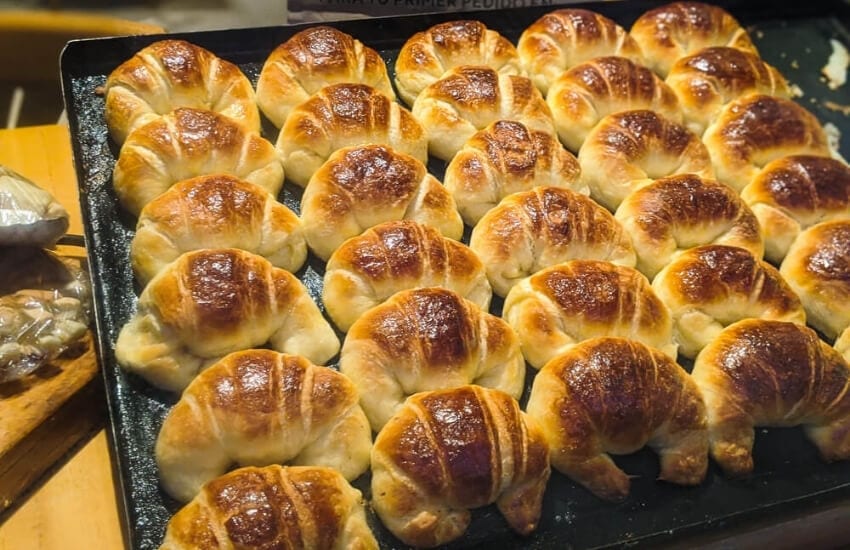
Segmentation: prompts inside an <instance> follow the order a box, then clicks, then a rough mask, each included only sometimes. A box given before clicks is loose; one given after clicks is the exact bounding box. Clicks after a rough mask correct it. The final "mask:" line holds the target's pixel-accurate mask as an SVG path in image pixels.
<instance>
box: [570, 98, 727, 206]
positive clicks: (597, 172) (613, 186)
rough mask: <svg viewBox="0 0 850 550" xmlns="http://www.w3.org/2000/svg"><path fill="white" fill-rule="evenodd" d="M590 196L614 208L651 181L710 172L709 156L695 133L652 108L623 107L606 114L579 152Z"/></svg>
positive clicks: (579, 160) (582, 175) (710, 174)
mask: <svg viewBox="0 0 850 550" xmlns="http://www.w3.org/2000/svg"><path fill="white" fill-rule="evenodd" d="M578 162H579V165H581V179H582V182H583V183H586V184H587V185H588V187H590V196H591V197H593V199H594V200H596V201H597V202H599V203H600V204H601V205H602V206H604V207H605V208H607V209H609V210H611V211H612V212H613V211H615V210H617V207H619V206H620V203H621V202H622V201H623V199H625V198H626V196H628V195H629V194H630V193H632V192H634V191H635V190H637V189H639V188H640V187H642V186H644V185H646V184H648V183H651V182H652V181H653V180H656V179H658V178H663V177H666V176H672V175H674V174H687V173H692V174H696V175H697V176H699V177H702V178H710V177H712V176H713V175H714V172H713V170H712V167H711V157H710V156H709V154H708V150H707V149H706V147H705V145H703V143H702V142H701V141H700V139H699V137H697V135H696V134H694V133H693V132H691V131H690V130H688V129H687V128H685V127H684V126H682V125H681V124H677V123H676V122H674V121H672V120H669V119H667V118H665V117H663V116H662V115H659V114H658V113H656V112H655V111H648V110H645V109H641V110H637V111H622V112H619V113H614V114H611V115H608V116H606V117H604V118H603V119H602V120H600V121H599V123H598V124H597V125H596V126H594V128H593V129H592V130H591V131H590V133H589V134H588V135H587V138H586V139H585V141H584V145H582V147H581V150H580V151H579V153H578Z"/></svg>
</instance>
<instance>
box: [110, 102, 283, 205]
mask: <svg viewBox="0 0 850 550" xmlns="http://www.w3.org/2000/svg"><path fill="white" fill-rule="evenodd" d="M209 174H230V175H233V176H236V177H238V178H240V179H243V180H245V181H247V182H249V183H253V184H256V185H259V186H260V187H262V188H263V189H265V190H266V191H268V192H269V193H271V194H272V195H274V196H277V194H278V191H280V188H281V187H282V186H283V178H284V173H283V166H282V165H281V163H280V159H279V158H278V156H277V153H276V152H275V148H274V146H273V145H272V144H271V143H270V142H269V141H267V140H266V139H264V138H263V137H261V136H260V135H259V134H257V133H254V132H251V131H248V130H247V129H246V128H245V127H244V126H242V125H240V124H239V123H237V122H234V121H233V120H231V119H229V118H227V117H225V116H222V115H218V114H216V113H214V112H212V111H203V110H198V109H188V108H181V109H177V110H175V111H172V112H171V113H170V114H168V115H165V116H162V117H159V118H158V119H156V120H154V121H152V122H150V123H148V124H146V125H144V126H142V127H141V128H139V129H137V130H136V131H134V132H133V133H132V134H131V135H130V136H129V137H128V138H127V141H125V142H124V145H122V146H121V150H120V151H119V153H118V160H117V162H116V163H115V169H114V171H113V173H112V182H113V185H114V187H115V193H116V194H117V195H118V201H119V202H120V203H121V205H122V206H123V207H124V208H125V209H127V210H128V211H129V212H130V213H131V214H133V215H135V216H138V215H139V212H141V210H142V208H144V206H145V205H146V204H147V203H149V202H150V201H152V200H153V199H155V198H156V197H158V196H159V195H161V194H162V193H164V192H165V191H167V190H168V189H169V188H170V187H171V186H172V185H174V184H175V183H177V182H178V181H183V180H187V179H189V178H194V177H196V176H203V175H209Z"/></svg>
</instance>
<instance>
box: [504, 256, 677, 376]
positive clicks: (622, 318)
mask: <svg viewBox="0 0 850 550" xmlns="http://www.w3.org/2000/svg"><path fill="white" fill-rule="evenodd" d="M502 318H503V319H505V320H506V321H507V322H508V324H509V325H510V326H511V327H513V329H514V330H515V331H516V333H517V335H518V336H519V340H520V343H521V344H522V352H523V355H524V356H525V358H526V360H527V361H528V363H529V364H530V365H531V366H532V367H534V368H536V369H539V368H541V367H543V365H545V364H546V362H548V361H549V360H550V359H552V358H554V357H556V356H557V355H559V354H561V353H563V352H564V351H566V350H567V349H569V348H570V347H572V346H574V345H576V344H578V343H580V342H582V341H584V340H588V339H590V338H596V337H602V336H618V337H623V338H631V339H634V340H638V341H640V342H642V343H644V344H646V345H648V346H652V347H654V348H656V349H658V350H659V351H662V352H663V353H665V354H667V355H669V356H670V357H672V358H673V359H675V358H676V344H675V343H674V342H673V318H672V317H671V315H670V311H669V310H668V309H667V306H665V305H664V303H663V302H662V301H661V300H660V299H659V298H658V296H656V295H655V292H654V291H653V290H652V287H651V286H650V284H649V281H648V280H647V279H646V277H644V276H643V275H642V274H641V273H640V272H638V271H637V270H635V269H633V268H631V267H625V266H619V265H615V264H612V263H611V262H607V261H599V260H570V261H567V262H564V263H561V264H558V265H555V266H552V267H549V268H546V269H543V270H541V271H538V272H537V273H535V274H534V275H532V276H530V277H527V278H525V279H523V280H522V281H520V282H519V283H518V284H517V285H516V286H514V287H513V288H512V289H511V291H510V292H508V295H507V297H506V298H505V303H504V306H503V308H502Z"/></svg>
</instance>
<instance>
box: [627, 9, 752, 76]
mask: <svg viewBox="0 0 850 550" xmlns="http://www.w3.org/2000/svg"><path fill="white" fill-rule="evenodd" d="M629 34H630V35H631V37H632V38H633V39H634V40H635V42H637V44H638V45H639V47H640V49H641V51H642V52H643V55H644V56H645V58H646V65H647V66H648V67H649V68H650V69H652V70H653V71H655V72H656V73H658V74H659V75H661V76H662V77H665V76H667V73H668V72H669V71H670V67H672V66H673V64H674V63H675V62H676V60H677V59H680V58H682V57H684V56H686V55H689V54H692V53H695V52H697V51H699V50H701V49H703V48H707V47H710V46H729V47H733V48H737V49H739V50H744V51H747V52H752V53H754V54H757V53H758V51H757V50H756V47H755V46H754V45H753V42H752V40H751V39H750V35H749V34H747V31H746V30H745V29H744V28H743V27H741V24H740V23H738V21H737V20H736V19H735V18H734V17H732V15H731V14H729V12H727V11H726V10H725V9H723V8H721V7H720V6H714V5H711V4H706V3H703V2H671V3H669V4H664V5H662V6H659V7H657V8H653V9H651V10H648V11H646V12H644V13H643V14H642V15H641V16H640V17H638V18H637V20H635V22H634V23H633V24H632V27H631V29H630V30H629Z"/></svg>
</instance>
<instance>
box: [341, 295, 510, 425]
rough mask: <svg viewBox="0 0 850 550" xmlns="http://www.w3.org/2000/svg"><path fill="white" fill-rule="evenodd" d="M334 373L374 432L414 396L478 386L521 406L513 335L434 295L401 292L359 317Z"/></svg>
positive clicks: (463, 303)
mask: <svg viewBox="0 0 850 550" xmlns="http://www.w3.org/2000/svg"><path fill="white" fill-rule="evenodd" d="M339 370H340V371H341V372H342V373H343V374H345V375H347V376H348V377H349V378H350V379H351V380H352V381H353V382H354V385H355V386H357V388H358V390H359V391H360V403H361V405H362V406H363V410H364V411H365V412H366V416H367V417H368V418H369V422H370V424H371V425H372V429H373V430H374V431H376V432H377V431H380V429H381V428H382V427H383V426H384V424H386V423H387V421H388V420H389V419H390V417H391V416H392V415H393V414H395V412H396V411H397V410H398V409H399V408H400V407H401V405H402V403H403V401H404V400H405V399H406V398H407V397H408V396H410V395H411V394H414V393H417V392H420V391H430V390H439V389H445V388H451V387H455V386H462V385H465V384H478V385H480V386H485V387H489V388H495V389H498V390H501V391H503V392H505V393H507V394H508V395H510V396H511V397H513V398H514V399H519V398H520V395H521V394H522V390H523V387H524V382H525V360H524V359H523V357H522V352H521V351H520V343H519V339H518V338H517V335H516V334H515V333H514V332H513V330H511V327H510V326H508V324H507V323H505V322H504V321H503V320H502V319H500V318H499V317H496V316H494V315H491V314H490V313H488V312H487V311H484V310H482V309H481V308H480V307H478V306H477V305H475V304H474V303H472V302H470V301H469V300H466V299H464V298H462V297H461V296H459V295H458V294H457V293H456V292H453V291H451V290H448V289H445V288H438V287H433V288H419V289H411V290H402V291H399V292H397V293H395V294H394V295H393V296H392V297H390V298H389V299H388V300H387V301H386V302H384V303H383V304H380V305H377V306H375V307H373V308H372V309H370V310H369V311H367V312H366V313H364V314H363V316H362V317H360V318H359V319H358V320H357V321H355V323H354V324H353V325H351V329H349V331H348V334H347V335H346V337H345V342H344V343H343V346H342V350H341V351H340V356H339Z"/></svg>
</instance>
